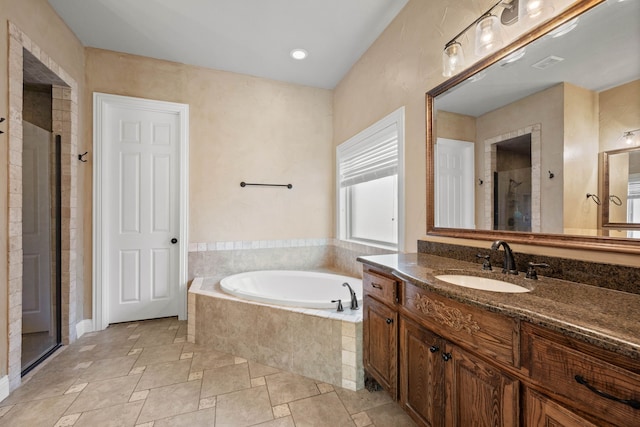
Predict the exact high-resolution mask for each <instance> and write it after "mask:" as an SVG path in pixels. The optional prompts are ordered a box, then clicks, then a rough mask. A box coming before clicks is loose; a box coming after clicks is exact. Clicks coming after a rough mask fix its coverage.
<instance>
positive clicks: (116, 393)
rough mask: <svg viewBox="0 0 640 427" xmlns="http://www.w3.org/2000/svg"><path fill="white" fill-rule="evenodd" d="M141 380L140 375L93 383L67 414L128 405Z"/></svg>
mask: <svg viewBox="0 0 640 427" xmlns="http://www.w3.org/2000/svg"><path fill="white" fill-rule="evenodd" d="M139 380H140V375H129V376H126V377H119V378H112V379H108V380H102V381H95V382H91V383H89V384H88V385H87V386H86V387H85V388H84V390H82V392H81V393H80V395H79V396H78V397H77V398H76V400H75V401H74V402H73V404H72V405H71V406H70V407H69V409H67V411H66V412H65V413H66V414H75V413H77V412H86V411H91V410H93V409H101V408H106V407H108V406H114V405H119V404H122V403H127V402H128V401H129V398H130V397H131V393H133V389H134V388H135V386H136V384H137V383H138V381H139Z"/></svg>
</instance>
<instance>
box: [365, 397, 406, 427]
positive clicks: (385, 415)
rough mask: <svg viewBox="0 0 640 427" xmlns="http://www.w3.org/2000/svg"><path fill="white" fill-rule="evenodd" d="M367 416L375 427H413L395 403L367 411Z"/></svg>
mask: <svg viewBox="0 0 640 427" xmlns="http://www.w3.org/2000/svg"><path fill="white" fill-rule="evenodd" d="M367 415H369V418H370V419H371V421H373V424H374V425H375V426H376V427H415V426H416V424H415V423H414V422H413V420H412V419H411V418H409V415H407V414H406V413H405V412H404V411H403V410H402V409H401V408H400V406H398V405H397V404H396V403H395V402H391V403H387V404H386V405H382V406H378V407H377V408H373V409H370V410H368V411H367Z"/></svg>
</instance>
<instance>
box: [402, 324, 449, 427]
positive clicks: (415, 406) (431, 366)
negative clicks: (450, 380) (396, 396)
mask: <svg viewBox="0 0 640 427" xmlns="http://www.w3.org/2000/svg"><path fill="white" fill-rule="evenodd" d="M443 351H444V340H443V339H442V338H440V337H439V336H438V335H436V334H434V333H433V332H431V331H428V330H427V329H424V328H422V327H420V326H418V325H417V324H415V323H413V322H411V321H410V320H407V319H404V318H400V382H401V386H400V399H401V402H402V406H404V408H405V410H406V411H407V412H408V413H409V415H411V417H412V418H413V419H414V420H415V421H416V422H417V423H418V424H419V425H421V426H428V427H434V426H441V425H442V424H443V422H444V417H443V415H444V413H443V408H444V362H443V360H442V352H443Z"/></svg>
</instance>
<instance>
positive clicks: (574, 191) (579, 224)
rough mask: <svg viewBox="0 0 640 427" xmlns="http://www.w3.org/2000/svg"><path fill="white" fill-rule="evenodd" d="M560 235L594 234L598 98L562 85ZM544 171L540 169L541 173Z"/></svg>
mask: <svg viewBox="0 0 640 427" xmlns="http://www.w3.org/2000/svg"><path fill="white" fill-rule="evenodd" d="M563 110H564V203H563V204H564V206H565V208H566V209H565V211H564V221H563V223H564V232H565V233H567V234H587V235H594V236H595V235H597V234H598V215H599V214H600V213H599V208H598V205H597V204H596V203H594V202H593V200H591V199H587V193H594V194H600V195H602V194H601V193H600V191H598V94H597V93H595V92H592V91H590V90H587V89H584V88H581V87H578V86H575V85H572V84H568V83H565V84H564V109H563ZM543 170H544V169H543Z"/></svg>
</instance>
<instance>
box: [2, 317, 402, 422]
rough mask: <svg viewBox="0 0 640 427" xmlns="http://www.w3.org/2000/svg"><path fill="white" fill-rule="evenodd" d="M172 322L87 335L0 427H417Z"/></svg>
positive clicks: (32, 379)
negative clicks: (200, 339) (202, 341)
mask: <svg viewBox="0 0 640 427" xmlns="http://www.w3.org/2000/svg"><path fill="white" fill-rule="evenodd" d="M186 334H187V324H186V322H184V321H178V320H177V319H175V318H169V319H158V320H150V321H144V322H136V323H125V324H118V325H112V326H110V327H109V328H107V329H106V330H104V331H100V332H92V333H88V334H85V335H84V336H83V337H82V338H80V339H79V340H78V341H76V342H75V343H74V344H72V345H69V346H67V347H65V348H63V349H62V350H61V351H59V352H58V353H57V354H56V355H54V356H53V358H52V359H50V360H49V361H48V362H46V363H45V364H44V366H41V367H39V368H36V370H34V372H32V373H30V374H29V375H28V376H27V377H25V378H24V379H23V385H22V386H21V387H20V388H18V389H17V390H15V391H14V392H13V393H12V394H11V395H10V396H9V397H7V398H6V399H5V400H4V401H2V402H0V425H2V426H5V427H9V426H20V427H25V426H26V427H31V426H37V427H46V426H54V427H66V426H76V427H80V426H91V427H103V426H114V427H124V426H138V427H165V426H171V427H174V426H175V427H179V426H189V427H199V426H216V427H222V426H232V427H242V426H263V427H291V426H296V427H303V426H304V427H307V426H330V427H341V426H358V427H359V426H376V427H385V426H388V427H402V426H414V424H413V422H412V421H411V420H410V419H409V417H408V416H407V415H406V414H405V413H404V412H403V411H402V410H401V409H400V407H399V406H398V405H397V404H396V403H394V402H393V401H391V399H390V398H389V397H388V396H387V394H386V393H385V392H383V391H379V392H374V393H370V392H368V391H367V390H361V391H358V392H353V391H348V390H344V389H340V388H337V387H334V386H332V385H330V384H324V383H317V382H316V381H314V380H311V379H308V378H305V377H301V376H299V375H295V374H292V373H289V372H284V371H281V370H278V369H275V368H271V367H268V366H264V365H261V364H259V363H255V362H252V361H248V360H245V359H242V358H240V357H235V356H233V355H230V354H225V353H220V352H218V351H215V350H212V349H209V348H205V347H202V346H198V345H197V344H190V343H187V342H186Z"/></svg>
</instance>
